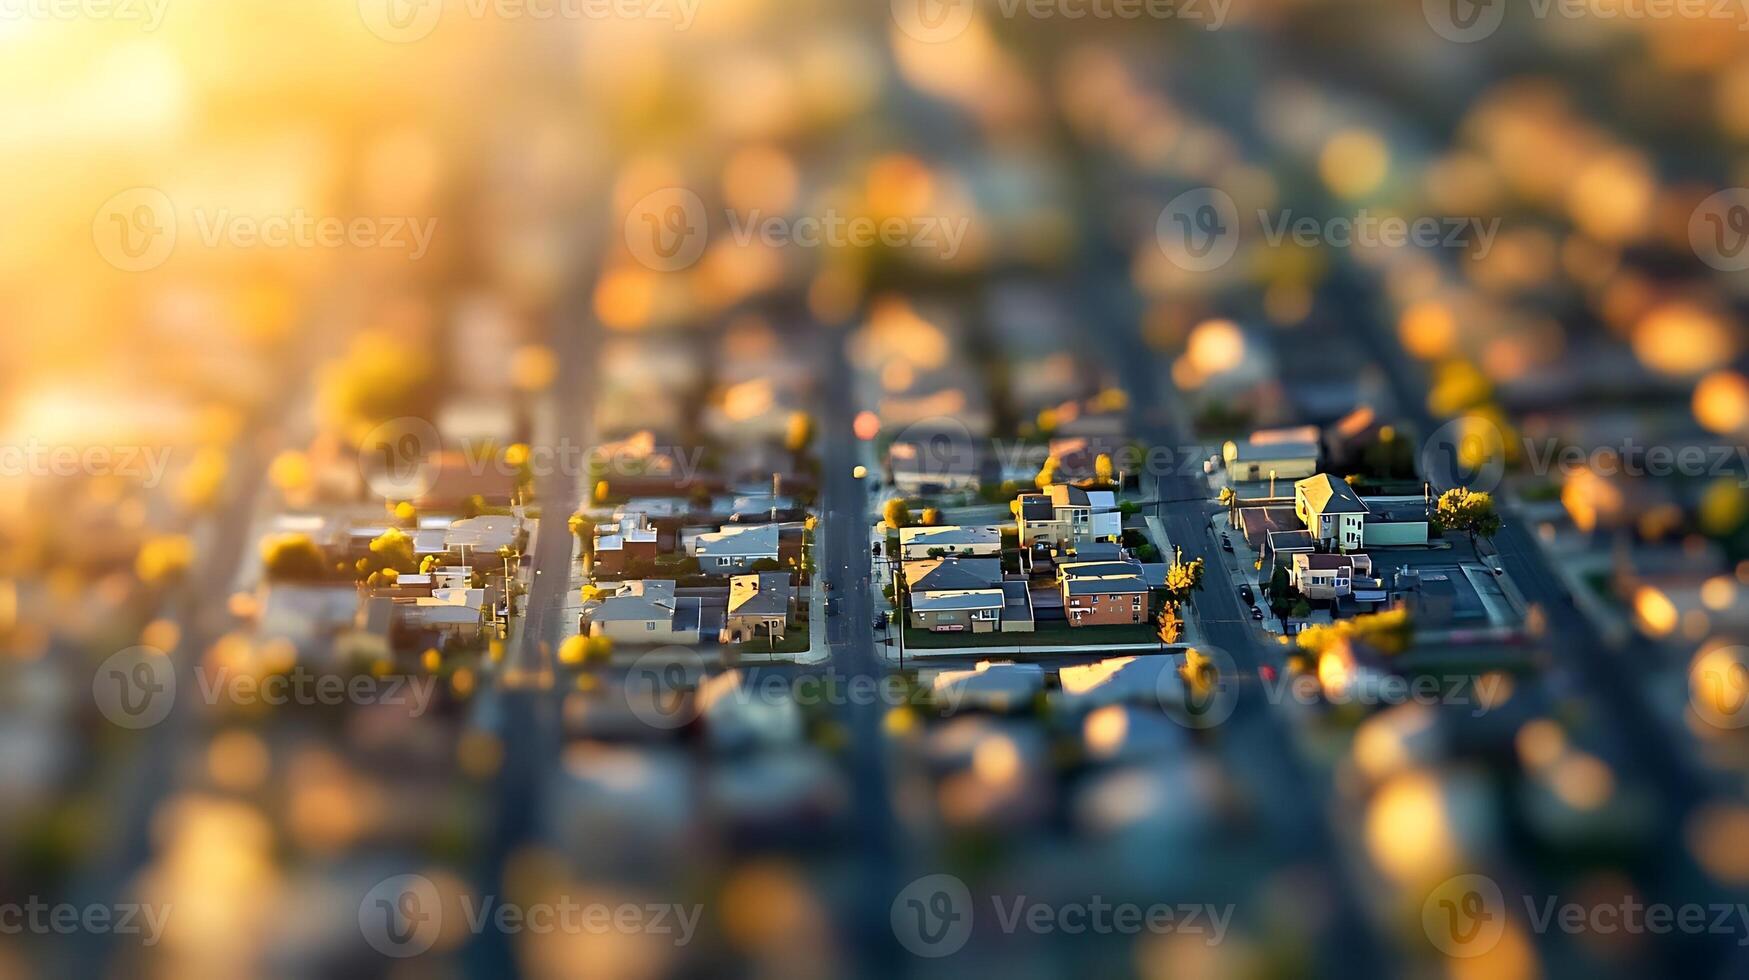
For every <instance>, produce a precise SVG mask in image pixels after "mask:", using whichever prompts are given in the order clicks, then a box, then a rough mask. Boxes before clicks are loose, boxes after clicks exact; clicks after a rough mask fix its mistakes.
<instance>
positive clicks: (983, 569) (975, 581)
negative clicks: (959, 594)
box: [905, 558, 1002, 595]
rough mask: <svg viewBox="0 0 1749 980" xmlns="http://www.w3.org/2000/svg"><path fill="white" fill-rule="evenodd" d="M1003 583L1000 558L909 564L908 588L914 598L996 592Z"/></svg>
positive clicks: (952, 559) (941, 559)
mask: <svg viewBox="0 0 1749 980" xmlns="http://www.w3.org/2000/svg"><path fill="white" fill-rule="evenodd" d="M1001 582H1002V559H1000V558H926V559H923V560H922V561H908V562H906V563H905V586H906V588H908V589H909V590H910V591H911V592H912V594H913V595H915V594H916V593H919V592H954V591H963V590H967V589H994V588H998V587H1000V585H1001Z"/></svg>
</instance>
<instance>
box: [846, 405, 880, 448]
mask: <svg viewBox="0 0 1749 980" xmlns="http://www.w3.org/2000/svg"><path fill="white" fill-rule="evenodd" d="M851 429H852V430H853V431H854V432H855V433H856V437H857V438H858V439H861V440H862V441H863V442H868V441H869V440H871V439H873V438H874V437H875V436H878V435H880V434H881V417H880V416H879V415H876V414H875V413H873V412H858V413H856V421H854V422H852V423H851Z"/></svg>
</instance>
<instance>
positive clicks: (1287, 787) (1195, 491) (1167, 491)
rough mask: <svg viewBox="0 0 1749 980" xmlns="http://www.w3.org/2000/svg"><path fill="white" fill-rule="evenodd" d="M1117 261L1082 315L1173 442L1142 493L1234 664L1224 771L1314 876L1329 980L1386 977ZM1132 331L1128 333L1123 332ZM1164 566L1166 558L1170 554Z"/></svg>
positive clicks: (1199, 618) (1290, 860) (1283, 860)
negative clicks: (1277, 701) (1270, 694)
mask: <svg viewBox="0 0 1749 980" xmlns="http://www.w3.org/2000/svg"><path fill="white" fill-rule="evenodd" d="M1122 267H1123V265H1122V263H1121V262H1106V263H1101V262H1098V261H1094V262H1091V263H1089V269H1088V271H1087V272H1086V273H1085V274H1084V281H1083V283H1082V297H1083V308H1084V309H1086V310H1088V311H1091V313H1092V318H1093V320H1094V322H1097V323H1100V324H1101V326H1100V328H1098V329H1097V330H1096V331H1095V336H1096V337H1097V338H1098V340H1099V342H1100V343H1101V345H1102V347H1103V348H1104V353H1105V355H1106V360H1107V362H1108V363H1109V364H1110V365H1111V366H1112V367H1113V369H1114V370H1116V371H1117V372H1118V375H1119V377H1120V378H1122V380H1123V385H1124V388H1125V390H1127V391H1129V392H1130V393H1131V424H1132V426H1133V432H1132V435H1133V436H1134V437H1135V438H1137V439H1139V440H1141V441H1142V443H1143V445H1144V446H1148V447H1170V448H1171V449H1172V450H1173V460H1174V463H1175V464H1177V465H1174V466H1173V467H1171V468H1170V469H1171V472H1168V473H1164V474H1154V475H1151V476H1148V477H1144V478H1143V479H1144V481H1149V480H1151V481H1152V485H1149V484H1148V483H1147V482H1144V485H1143V487H1142V490H1143V492H1144V493H1145V494H1150V495H1151V496H1152V498H1153V499H1156V500H1158V501H1160V504H1159V505H1158V510H1159V516H1160V519H1161V521H1162V523H1163V524H1164V525H1165V527H1166V532H1167V534H1168V536H1170V538H1171V544H1172V545H1173V546H1174V547H1177V548H1180V549H1182V551H1183V556H1184V560H1186V561H1193V560H1195V559H1197V558H1201V559H1203V561H1204V563H1205V564H1206V566H1207V571H1206V572H1205V573H1204V580H1203V590H1202V592H1200V593H1199V594H1198V595H1197V596H1196V598H1195V600H1194V601H1193V602H1192V604H1191V606H1192V609H1191V612H1192V615H1193V616H1194V617H1195V620H1196V623H1197V625H1198V626H1199V628H1200V634H1201V641H1202V642H1203V643H1204V645H1205V646H1206V645H1213V646H1215V647H1218V648H1219V649H1220V650H1221V651H1223V652H1225V653H1226V654H1227V655H1228V656H1229V657H1231V658H1232V661H1233V666H1234V667H1235V668H1236V671H1235V677H1234V684H1235V687H1234V693H1235V695H1236V701H1235V703H1234V709H1233V713H1232V716H1231V717H1230V718H1229V719H1228V720H1227V721H1226V722H1225V723H1223V724H1222V725H1220V726H1219V728H1218V729H1217V730H1216V739H1217V742H1218V745H1219V751H1220V753H1221V756H1222V758H1223V759H1224V760H1225V762H1226V764H1227V767H1228V772H1229V774H1230V775H1231V776H1232V777H1233V778H1234V779H1235V780H1236V781H1238V782H1239V783H1240V784H1241V785H1244V786H1247V787H1248V788H1249V790H1250V796H1251V798H1252V799H1253V800H1254V801H1255V802H1256V809H1257V813H1256V818H1257V820H1258V822H1259V825H1260V832H1259V834H1258V836H1259V838H1260V840H1262V841H1263V842H1265V843H1266V844H1268V845H1271V846H1276V847H1278V848H1279V853H1277V854H1274V855H1272V857H1274V858H1275V860H1276V862H1277V863H1279V864H1282V865H1288V864H1293V865H1301V866H1304V867H1307V868H1311V869H1315V871H1316V872H1317V875H1318V878H1319V881H1320V884H1321V885H1322V887H1323V889H1324V892H1325V894H1324V895H1322V896H1320V898H1321V899H1322V900H1323V901H1324V902H1325V903H1327V908H1328V910H1329V913H1330V917H1331V928H1330V929H1329V930H1328V931H1327V932H1325V933H1324V934H1323V946H1322V949H1321V951H1320V952H1321V962H1322V969H1321V971H1320V972H1322V973H1324V974H1327V975H1330V976H1344V977H1367V976H1375V975H1385V974H1389V973H1391V972H1392V970H1391V960H1390V957H1389V954H1388V953H1387V952H1386V947H1385V945H1384V944H1383V943H1382V942H1381V941H1380V940H1379V939H1378V937H1377V936H1376V935H1374V933H1373V931H1372V929H1371V927H1370V925H1369V923H1368V920H1367V918H1366V915H1365V914H1364V912H1363V910H1362V908H1361V906H1360V904H1359V897H1360V895H1361V894H1362V892H1361V888H1360V885H1359V883H1358V882H1357V881H1356V880H1355V879H1354V877H1353V876H1352V875H1351V873H1350V870H1349V867H1348V865H1347V864H1346V863H1345V861H1344V858H1343V850H1342V841H1341V839H1339V837H1338V835H1337V834H1336V832H1335V829H1334V824H1333V821H1334V820H1336V819H1337V818H1338V816H1339V814H1338V813H1337V809H1336V805H1335V803H1334V802H1333V801H1332V799H1331V797H1330V794H1329V786H1328V785H1327V782H1326V781H1325V780H1324V779H1323V778H1322V777H1321V776H1319V775H1317V774H1314V773H1311V772H1309V771H1308V770H1307V768H1306V766H1304V765H1303V764H1302V763H1301V762H1300V761H1299V755H1298V752H1299V748H1298V745H1297V741H1296V739H1297V735H1296V733H1295V732H1294V731H1293V730H1292V728H1291V723H1290V720H1289V719H1287V718H1286V717H1284V715H1283V714H1282V712H1283V711H1284V710H1286V709H1285V708H1283V707H1281V706H1277V705H1272V704H1270V702H1269V701H1268V699H1267V698H1265V697H1264V696H1263V690H1264V688H1263V687H1262V685H1260V684H1258V683H1256V682H1255V681H1256V678H1257V676H1258V670H1259V668H1260V667H1262V666H1263V665H1265V664H1267V665H1270V666H1272V667H1275V668H1276V669H1277V670H1279V669H1280V668H1281V664H1282V662H1283V660H1284V659H1285V658H1284V655H1283V653H1282V648H1281V647H1279V646H1277V645H1276V644H1274V643H1273V642H1269V643H1268V645H1266V641H1265V637H1264V634H1263V633H1262V631H1261V630H1260V629H1258V628H1257V626H1256V625H1255V624H1254V623H1253V622H1252V620H1251V613H1250V609H1249V608H1248V607H1244V606H1241V605H1240V601H1239V595H1238V587H1239V583H1238V582H1235V581H1233V579H1232V577H1231V575H1230V573H1229V571H1228V570H1227V567H1226V563H1225V562H1223V561H1222V560H1221V551H1220V548H1219V546H1218V545H1217V543H1216V541H1215V539H1214V538H1213V537H1212V536H1211V535H1210V534H1209V531H1208V520H1209V516H1210V515H1211V514H1213V513H1214V512H1215V511H1217V510H1219V505H1218V504H1215V503H1213V502H1212V499H1211V498H1212V496H1213V495H1212V492H1211V491H1210V488H1209V486H1208V484H1207V482H1206V481H1205V480H1204V478H1203V477H1202V476H1201V475H1192V473H1193V472H1194V471H1193V470H1191V469H1190V468H1189V467H1188V466H1187V465H1186V464H1185V463H1184V460H1183V459H1182V458H1181V457H1185V458H1189V459H1195V458H1196V456H1195V454H1193V453H1190V452H1189V450H1190V447H1191V446H1192V445H1193V443H1194V442H1195V440H1194V439H1193V438H1192V437H1191V433H1190V431H1189V426H1188V425H1187V424H1186V421H1185V418H1184V415H1183V413H1182V411H1181V410H1179V409H1177V407H1176V405H1175V404H1174V403H1175V402H1176V399H1173V398H1170V397H1168V396H1169V395H1170V392H1169V391H1166V392H1163V391H1162V386H1163V385H1164V384H1169V383H1170V382H1166V381H1164V380H1163V379H1165V378H1167V377H1168V376H1169V375H1168V373H1167V371H1166V369H1165V367H1164V365H1161V364H1159V363H1158V362H1157V360H1156V358H1155V355H1154V352H1153V351H1152V350H1150V349H1149V348H1148V347H1147V345H1146V344H1145V343H1144V342H1143V340H1142V338H1141V336H1140V335H1139V333H1137V332H1136V329H1137V328H1139V327H1140V324H1141V318H1140V316H1139V315H1138V311H1137V310H1135V309H1134V308H1133V294H1132V293H1131V291H1130V289H1129V287H1128V285H1127V283H1126V282H1125V281H1124V280H1122V279H1121V277H1117V276H1111V275H1109V274H1108V273H1103V272H1101V271H1099V270H1101V269H1118V268H1122ZM1126 324H1127V325H1128V328H1126V327H1124V326H1123V325H1126ZM1168 560H1170V556H1168Z"/></svg>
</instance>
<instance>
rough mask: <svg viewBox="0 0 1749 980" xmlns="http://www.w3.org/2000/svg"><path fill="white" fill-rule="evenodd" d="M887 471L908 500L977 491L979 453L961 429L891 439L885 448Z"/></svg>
mask: <svg viewBox="0 0 1749 980" xmlns="http://www.w3.org/2000/svg"><path fill="white" fill-rule="evenodd" d="M910 434H912V435H915V433H914V432H912V433H910ZM887 472H888V475H889V476H890V477H891V478H892V482H893V486H894V487H896V488H897V489H898V491H899V492H900V493H901V494H904V495H905V496H907V497H921V496H932V495H935V494H943V493H961V492H965V491H971V490H976V489H978V484H979V482H980V481H979V463H978V452H977V449H976V448H975V447H974V446H972V444H971V441H970V440H969V439H968V438H967V437H966V434H965V432H964V431H963V430H962V431H959V432H957V433H951V434H948V433H944V434H942V435H939V436H936V437H935V438H934V439H930V438H929V437H927V436H917V437H916V438H907V439H898V440H894V442H893V444H892V445H891V446H889V447H887Z"/></svg>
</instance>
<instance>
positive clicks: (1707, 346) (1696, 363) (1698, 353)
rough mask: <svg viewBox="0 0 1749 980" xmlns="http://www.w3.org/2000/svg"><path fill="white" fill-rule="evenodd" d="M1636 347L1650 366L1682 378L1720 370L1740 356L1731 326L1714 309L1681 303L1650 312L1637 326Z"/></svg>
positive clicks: (1667, 304) (1637, 353)
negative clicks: (1723, 365)
mask: <svg viewBox="0 0 1749 980" xmlns="http://www.w3.org/2000/svg"><path fill="white" fill-rule="evenodd" d="M1633 344H1634V353H1635V354H1636V355H1637V356H1638V357H1639V359H1640V360H1641V362H1643V363H1644V364H1645V365H1646V366H1647V367H1650V368H1652V369H1653V370H1655V371H1660V372H1662V373H1664V374H1671V375H1678V376H1681V375H1689V374H1698V373H1700V372H1702V371H1706V370H1709V369H1711V368H1715V367H1718V366H1719V365H1720V364H1722V363H1724V362H1725V361H1728V360H1730V359H1731V358H1732V357H1735V356H1736V354H1737V341H1736V338H1735V336H1734V335H1733V332H1732V328H1731V326H1730V325H1729V324H1727V323H1726V322H1725V321H1724V320H1723V319H1722V318H1721V317H1720V316H1719V315H1718V314H1717V313H1714V312H1713V311H1711V310H1708V309H1704V308H1702V307H1699V306H1696V305H1694V304H1691V303H1681V302H1676V303H1666V304H1664V305H1662V306H1659V307H1655V308H1654V309H1653V310H1652V311H1651V312H1649V313H1647V314H1646V315H1645V317H1644V318H1642V319H1641V320H1640V322H1639V323H1638V324H1636V325H1635V326H1634V332H1633Z"/></svg>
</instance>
